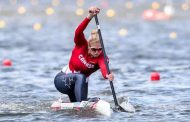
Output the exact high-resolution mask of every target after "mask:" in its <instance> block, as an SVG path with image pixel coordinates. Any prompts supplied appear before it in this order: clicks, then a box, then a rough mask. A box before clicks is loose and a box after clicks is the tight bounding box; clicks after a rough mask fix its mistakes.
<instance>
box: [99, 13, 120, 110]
mask: <svg viewBox="0 0 190 122" xmlns="http://www.w3.org/2000/svg"><path fill="white" fill-rule="evenodd" d="M95 21H96V25H97V29H98V35H99V38H100V43H101V46H102V51H103V55H104V62H105V64H106V69H107V72H108V74H110V69H109V65H108V62H107V56H106V51H105V48H104V43H103V39H102V34H101V30H100V25H99V21H98V16H97V15H95ZM109 82H110V86H111V91H112V94H113V98H114V102H115V106H117V107H118V106H119V104H118V101H117V97H116V94H115V90H114V86H113V82H112V81H109Z"/></svg>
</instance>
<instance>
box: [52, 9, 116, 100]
mask: <svg viewBox="0 0 190 122" xmlns="http://www.w3.org/2000/svg"><path fill="white" fill-rule="evenodd" d="M99 12H100V9H99V8H97V7H90V8H89V13H88V16H87V17H86V18H85V19H84V20H83V21H82V22H81V23H80V24H79V26H78V27H77V29H76V30H75V36H74V42H75V47H74V49H73V50H72V55H71V58H70V61H69V64H68V65H67V66H65V67H64V68H63V69H62V71H61V72H60V73H58V74H57V75H56V77H55V79H54V83H55V87H56V88H57V90H58V91H59V92H61V93H63V94H67V95H68V96H69V99H70V101H71V102H81V101H82V100H87V94H88V80H87V79H88V77H89V76H90V75H91V74H92V73H93V72H95V71H97V70H98V69H101V72H102V75H103V77H104V78H105V79H108V80H110V81H113V80H114V75H113V73H111V74H107V70H106V65H105V62H104V56H103V53H102V47H101V44H100V41H99V36H98V32H97V30H93V31H92V32H91V34H90V37H89V39H88V41H87V40H86V38H85V36H84V33H83V31H84V30H85V29H86V27H87V25H88V24H89V22H90V21H91V19H92V18H93V17H94V16H95V15H96V14H98V13H99Z"/></svg>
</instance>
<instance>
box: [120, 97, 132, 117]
mask: <svg viewBox="0 0 190 122" xmlns="http://www.w3.org/2000/svg"><path fill="white" fill-rule="evenodd" d="M119 105H120V108H122V111H125V112H132V113H133V112H135V108H134V106H133V105H132V104H131V103H129V97H128V98H127V100H125V99H124V98H122V99H120V100H119Z"/></svg>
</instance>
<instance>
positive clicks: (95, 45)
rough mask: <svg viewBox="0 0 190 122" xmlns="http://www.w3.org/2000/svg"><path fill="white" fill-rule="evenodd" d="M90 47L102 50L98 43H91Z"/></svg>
mask: <svg viewBox="0 0 190 122" xmlns="http://www.w3.org/2000/svg"><path fill="white" fill-rule="evenodd" d="M90 47H95V48H101V44H100V43H99V42H97V43H90Z"/></svg>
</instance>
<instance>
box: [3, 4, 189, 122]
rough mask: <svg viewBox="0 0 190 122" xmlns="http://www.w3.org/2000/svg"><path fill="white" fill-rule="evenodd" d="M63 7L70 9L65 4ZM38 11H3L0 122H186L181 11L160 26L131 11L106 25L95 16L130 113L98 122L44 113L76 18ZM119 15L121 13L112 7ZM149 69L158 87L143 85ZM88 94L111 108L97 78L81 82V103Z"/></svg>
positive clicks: (185, 40) (185, 27)
mask: <svg viewBox="0 0 190 122" xmlns="http://www.w3.org/2000/svg"><path fill="white" fill-rule="evenodd" d="M66 3H67V4H68V6H70V7H71V3H69V2H66ZM140 3H141V4H142V2H140ZM140 3H139V5H141V4H140ZM23 4H24V3H23ZM25 4H26V5H27V3H25ZM87 5H89V4H86V7H88V6H87ZM119 5H120V4H118V6H119ZM147 5H148V4H147ZM5 6H8V4H5ZM28 6H29V5H28ZM45 6H46V4H44V7H45ZM89 6H90V5H89ZM120 6H121V5H120ZM31 8H32V7H31ZM42 8H43V7H42ZM42 8H41V7H39V8H38V9H36V13H35V12H34V13H32V15H30V16H29V15H27V14H26V15H24V16H23V17H22V16H21V15H18V14H15V13H11V12H10V11H11V9H10V11H9V12H10V13H7V14H5V13H4V14H2V18H4V20H7V27H6V28H4V29H1V30H0V60H1V61H2V60H3V59H5V58H9V59H11V60H12V61H13V66H12V67H3V66H2V65H1V66H0V72H1V73H0V103H1V105H0V121H7V120H8V121H13V120H14V121H115V120H120V121H127V120H129V121H145V122H147V121H153V122H155V121H189V119H190V117H189V113H190V97H189V93H190V82H189V76H190V72H189V69H190V64H189V60H190V55H189V53H190V48H189V45H190V41H189V37H190V36H189V31H190V28H189V27H190V24H189V20H188V19H189V17H188V16H187V15H186V14H187V13H188V11H187V13H183V14H182V11H180V10H178V9H177V10H176V11H177V12H178V13H177V14H176V15H175V16H174V17H173V18H172V19H171V20H167V21H145V20H143V19H142V18H140V13H139V10H134V11H133V12H132V11H128V12H127V13H126V15H125V14H118V16H117V17H115V18H114V19H110V18H107V17H104V16H103V13H104V12H102V14H101V15H100V24H101V26H102V34H103V38H104V41H105V47H106V52H107V54H108V56H109V57H110V67H111V69H113V72H114V73H115V77H116V78H115V81H114V86H115V90H116V92H117V96H118V98H120V97H127V96H129V97H130V102H131V103H132V104H133V105H134V106H135V108H136V113H117V112H116V113H113V114H112V116H111V117H110V118H106V117H102V116H91V115H89V114H87V113H74V114H72V113H70V112H69V113H66V112H54V111H52V110H51V109H50V108H49V106H50V105H51V103H52V102H53V101H54V100H56V99H58V98H59V97H60V96H61V95H60V93H58V92H57V90H56V89H55V87H54V84H53V79H54V76H55V75H56V73H57V72H59V71H60V69H61V68H62V67H63V66H64V65H66V64H67V63H68V60H69V56H70V54H71V50H72V47H73V46H74V43H73V33H74V29H75V27H76V26H77V24H78V23H79V22H80V21H81V20H82V17H76V16H75V15H74V14H73V15H71V14H68V15H65V14H64V10H65V12H68V13H69V12H70V13H72V12H73V10H74V9H75V8H73V7H71V8H68V7H65V8H61V7H57V9H59V10H60V11H59V12H58V13H57V14H56V15H53V17H52V16H49V17H46V15H44V14H42V13H38V12H39V11H40V10H42ZM118 8H119V7H118ZM37 10H39V11H37ZM62 10H63V12H62ZM121 10H122V7H120V9H118V11H121ZM125 10H126V9H125ZM102 11H104V9H103V10H102ZM30 12H31V11H30ZM83 17H84V16H83ZM21 18H22V19H21ZM36 21H40V22H41V23H42V25H43V27H42V29H41V30H40V31H34V30H33V28H32V26H33V24H34V22H36ZM92 21H94V20H92ZM123 27H124V28H127V30H128V34H127V35H126V36H124V37H122V36H119V35H118V31H119V29H120V28H123ZM92 28H95V23H94V22H92V23H90V25H89V27H88V28H87V31H85V34H86V35H88V31H89V30H90V29H92ZM173 31H174V32H176V33H177V38H175V39H171V38H170V37H169V34H170V33H171V32H173ZM87 37H88V36H87ZM152 71H159V72H160V74H161V80H160V81H159V82H157V83H152V82H151V81H149V76H150V73H151V72H152ZM94 96H96V97H100V98H101V99H104V100H107V101H109V102H111V103H112V104H113V97H112V95H111V92H110V86H109V82H108V81H104V80H102V78H101V73H99V72H98V73H95V74H93V75H92V77H91V78H90V82H89V97H94ZM63 98H65V99H68V98H66V96H64V97H63Z"/></svg>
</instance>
